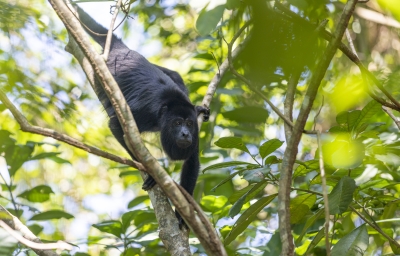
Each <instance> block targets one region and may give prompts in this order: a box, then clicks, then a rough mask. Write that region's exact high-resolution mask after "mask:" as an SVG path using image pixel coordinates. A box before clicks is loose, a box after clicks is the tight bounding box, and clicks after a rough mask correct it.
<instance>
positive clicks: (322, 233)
mask: <svg viewBox="0 0 400 256" xmlns="http://www.w3.org/2000/svg"><path fill="white" fill-rule="evenodd" d="M324 237H325V228H321V229H320V230H319V231H318V233H317V234H316V235H315V236H314V238H313V240H312V241H311V243H310V244H309V245H308V248H307V251H306V253H305V254H304V255H309V253H311V251H312V249H314V248H315V246H317V245H318V244H319V242H320V241H321V239H322V238H324ZM331 255H333V254H331Z"/></svg>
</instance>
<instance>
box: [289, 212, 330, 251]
mask: <svg viewBox="0 0 400 256" xmlns="http://www.w3.org/2000/svg"><path fill="white" fill-rule="evenodd" d="M324 211H325V210H324V208H321V209H319V210H318V211H317V213H315V214H314V215H313V216H311V218H308V219H307V221H306V224H304V227H303V230H302V231H301V233H300V235H299V237H298V238H297V239H296V243H297V244H300V243H301V240H302V239H303V237H304V235H305V234H306V232H307V230H308V229H309V228H310V227H311V226H312V225H314V223H315V222H316V221H317V220H319V219H320V218H321V217H323V214H324Z"/></svg>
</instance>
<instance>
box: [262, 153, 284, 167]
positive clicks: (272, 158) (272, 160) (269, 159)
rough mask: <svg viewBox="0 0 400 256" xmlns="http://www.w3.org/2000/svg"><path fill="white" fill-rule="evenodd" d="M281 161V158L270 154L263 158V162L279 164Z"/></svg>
mask: <svg viewBox="0 0 400 256" xmlns="http://www.w3.org/2000/svg"><path fill="white" fill-rule="evenodd" d="M279 163H282V159H278V158H277V157H276V156H274V155H272V156H269V157H267V159H265V161H264V164H266V165H272V164H279Z"/></svg>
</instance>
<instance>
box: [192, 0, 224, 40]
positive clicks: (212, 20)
mask: <svg viewBox="0 0 400 256" xmlns="http://www.w3.org/2000/svg"><path fill="white" fill-rule="evenodd" d="M206 7H207V6H206ZM224 11H225V5H219V6H217V7H215V8H214V9H212V10H209V11H205V10H203V11H202V12H201V13H200V15H199V18H198V19H197V21H196V29H197V31H198V32H199V34H200V35H201V36H206V35H208V34H209V33H210V32H211V31H213V30H214V28H215V27H216V26H217V24H218V22H219V21H220V20H221V18H222V15H223V14H224Z"/></svg>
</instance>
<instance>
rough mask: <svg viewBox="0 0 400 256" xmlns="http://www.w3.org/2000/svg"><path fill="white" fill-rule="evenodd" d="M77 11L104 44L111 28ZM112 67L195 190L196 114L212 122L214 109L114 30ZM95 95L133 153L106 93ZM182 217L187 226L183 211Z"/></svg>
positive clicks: (141, 120)
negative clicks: (192, 97) (197, 101)
mask: <svg viewBox="0 0 400 256" xmlns="http://www.w3.org/2000/svg"><path fill="white" fill-rule="evenodd" d="M77 10H78V14H79V18H80V20H81V22H82V23H83V24H84V28H85V29H86V30H87V32H88V33H89V34H90V35H91V36H92V38H93V39H94V40H95V41H96V42H97V43H99V44H100V45H101V46H102V47H103V48H104V44H105V41H106V36H102V35H99V34H103V35H105V34H107V30H106V29H105V28H104V27H102V26H101V25H99V24H98V23H97V22H96V21H95V20H93V19H92V18H91V17H90V16H89V15H88V14H87V13H86V12H84V11H83V10H82V9H81V8H79V7H77ZM93 32H94V33H96V34H94V33H93ZM107 66H108V68H109V70H110V72H111V74H112V75H113V76H114V79H115V81H116V82H117V83H118V85H119V87H120V89H121V91H122V93H123V95H124V96H125V99H126V101H127V103H128V105H129V107H130V109H131V111H132V114H133V116H134V118H135V121H136V124H137V126H138V128H139V131H140V132H141V133H142V132H158V131H159V132H161V143H162V147H163V148H164V150H165V152H166V153H167V155H168V156H169V157H170V158H171V159H172V160H184V161H185V162H184V164H183V167H182V173H181V182H180V184H181V185H182V187H184V188H185V189H186V191H187V192H189V193H190V194H193V190H194V187H195V185H196V181H197V176H198V173H199V168H200V163H199V142H198V127H197V116H198V114H199V113H203V114H204V120H205V121H207V120H208V117H209V110H208V109H207V108H204V107H199V106H196V107H195V106H194V105H193V104H192V103H191V102H190V100H189V97H188V90H187V88H186V87H185V84H184V82H183V80H182V78H181V76H180V75H179V74H178V73H176V72H175V71H172V70H169V69H167V68H163V67H160V66H157V65H154V64H151V63H150V62H149V61H147V59H146V58H144V57H143V56H142V55H140V54H139V53H137V52H135V51H132V50H130V49H129V48H128V47H127V46H126V45H125V44H124V43H123V42H122V41H121V39H119V38H117V37H116V36H115V35H114V34H113V37H112V42H111V47H110V53H109V57H108V60H107ZM100 88H101V87H100ZM96 93H97V95H98V97H99V99H100V101H101V102H102V104H103V106H104V108H105V110H106V112H107V114H108V116H109V117H110V122H109V127H110V129H111V131H112V133H113V135H114V136H115V138H116V139H117V140H118V141H119V143H121V145H122V146H123V147H124V148H125V149H126V150H127V151H128V152H129V150H128V148H127V146H126V144H125V141H124V138H123V135H124V133H123V130H122V127H121V125H120V123H119V121H118V119H117V117H116V115H115V111H114V109H113V107H112V105H111V103H110V101H109V99H108V98H107V95H106V94H105V92H104V91H100V92H96ZM131 156H132V157H133V158H134V156H133V155H132V154H131ZM155 184H156V182H155V180H154V179H153V177H151V176H150V175H149V176H148V178H147V179H146V180H145V181H144V184H143V187H142V188H143V189H144V190H149V189H151V188H152V187H153V186H154V185H155ZM177 217H178V219H179V222H180V224H182V223H183V222H182V218H181V217H180V216H179V214H178V213H177Z"/></svg>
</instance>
